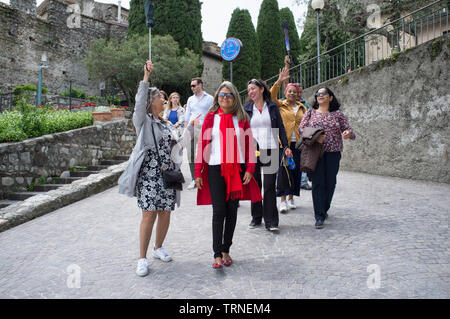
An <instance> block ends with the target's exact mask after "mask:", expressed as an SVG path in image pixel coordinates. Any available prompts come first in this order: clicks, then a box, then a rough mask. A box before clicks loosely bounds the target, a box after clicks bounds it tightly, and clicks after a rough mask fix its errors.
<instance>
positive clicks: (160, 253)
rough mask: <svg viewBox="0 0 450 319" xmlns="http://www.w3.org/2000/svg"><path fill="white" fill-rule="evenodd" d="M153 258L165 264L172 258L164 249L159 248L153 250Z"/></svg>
mask: <svg viewBox="0 0 450 319" xmlns="http://www.w3.org/2000/svg"><path fill="white" fill-rule="evenodd" d="M153 257H155V258H157V259H161V260H162V261H165V262H168V261H171V260H172V257H170V256H169V254H168V253H167V252H166V250H165V249H164V247H160V248H158V249H157V250H153Z"/></svg>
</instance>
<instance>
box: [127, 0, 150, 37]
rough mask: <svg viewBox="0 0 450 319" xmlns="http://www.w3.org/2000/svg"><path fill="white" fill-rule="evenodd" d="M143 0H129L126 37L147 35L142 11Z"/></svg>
mask: <svg viewBox="0 0 450 319" xmlns="http://www.w3.org/2000/svg"><path fill="white" fill-rule="evenodd" d="M144 1H145V0H131V1H130V11H129V12H128V37H131V36H132V35H133V34H138V35H145V34H148V28H147V25H146V21H145V11H144Z"/></svg>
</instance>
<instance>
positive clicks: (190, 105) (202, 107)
mask: <svg viewBox="0 0 450 319" xmlns="http://www.w3.org/2000/svg"><path fill="white" fill-rule="evenodd" d="M191 90H192V92H193V93H194V95H192V96H191V97H189V99H188V100H187V103H186V104H187V107H186V114H185V118H184V120H185V127H186V125H187V123H189V121H190V119H195V118H196V117H197V116H198V115H201V116H200V118H199V121H198V125H196V126H195V127H194V136H193V137H192V139H191V147H190V148H189V150H188V156H189V168H190V170H191V176H192V182H191V184H190V185H189V186H188V187H187V189H194V188H195V187H196V186H195V153H196V148H197V141H198V136H199V134H200V132H201V130H202V124H203V120H204V118H205V115H206V113H208V110H209V109H210V108H211V106H212V105H213V103H214V99H213V97H212V96H211V95H209V94H208V93H206V92H205V91H203V81H202V79H201V78H193V79H192V80H191Z"/></svg>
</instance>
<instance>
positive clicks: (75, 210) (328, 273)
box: [0, 170, 450, 299]
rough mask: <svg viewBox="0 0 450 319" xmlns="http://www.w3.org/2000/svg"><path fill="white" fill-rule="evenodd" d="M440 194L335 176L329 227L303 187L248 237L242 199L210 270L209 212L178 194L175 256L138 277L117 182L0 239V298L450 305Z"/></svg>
mask: <svg viewBox="0 0 450 319" xmlns="http://www.w3.org/2000/svg"><path fill="white" fill-rule="evenodd" d="M185 176H189V174H188V171H187V170H185ZM189 181H190V179H189V178H188V182H189ZM449 195H450V185H447V184H437V183H431V182H419V181H410V180H403V179H398V178H389V177H380V176H372V175H367V174H360V173H352V172H340V173H339V178H338V185H337V189H336V193H335V199H334V201H333V205H332V209H331V214H330V218H329V220H328V221H327V222H326V227H325V228H324V229H322V230H316V229H315V228H314V227H313V224H314V218H313V213H312V200H311V192H310V191H303V190H302V195H301V197H300V198H296V202H297V205H298V206H299V207H298V208H297V209H296V210H291V211H290V212H289V213H288V214H287V215H281V217H280V232H279V233H278V234H274V233H270V232H268V231H266V230H265V229H264V228H259V229H254V230H249V229H248V228H247V225H248V224H249V222H250V219H251V218H250V212H249V206H250V205H249V202H242V203H241V207H240V208H239V214H238V224H237V227H236V232H235V236H234V244H233V246H232V249H231V255H232V257H233V259H234V261H235V262H234V264H233V265H232V266H231V267H229V268H226V269H224V270H223V271H213V270H212V268H211V263H212V260H213V253H212V247H211V246H212V242H211V207H210V206H196V205H195V198H196V191H184V192H183V194H182V206H181V208H179V209H177V210H176V211H175V212H174V213H173V215H172V221H171V227H170V229H169V233H168V236H167V239H166V242H165V247H166V249H167V250H168V251H169V252H170V253H171V254H172V256H173V259H174V260H173V261H172V262H170V263H163V262H161V261H159V260H154V259H151V264H150V274H149V276H147V277H144V278H140V277H138V276H137V275H136V274H135V267H136V259H137V257H138V247H139V246H138V244H139V238H138V229H139V222H140V212H139V210H138V208H137V204H136V200H135V199H130V198H127V197H124V196H122V195H119V194H118V193H117V187H114V188H111V189H109V190H107V191H104V192H102V193H99V194H97V195H94V196H92V197H90V198H87V199H84V200H82V201H79V202H77V203H75V204H72V205H69V206H66V207H64V208H61V209H59V210H57V211H54V212H52V213H49V214H47V215H45V216H42V217H39V218H36V219H34V220H32V221H29V222H27V223H25V224H22V225H19V226H17V227H14V228H12V229H10V230H7V231H5V232H2V233H0V247H1V249H0V298H193V299H197V298H450V256H449V246H450V241H449V240H450V233H449V230H448V221H449V207H450V196H449ZM152 243H153V238H152V242H151V245H152ZM150 256H151V255H150V254H149V257H150ZM150 258H152V257H150Z"/></svg>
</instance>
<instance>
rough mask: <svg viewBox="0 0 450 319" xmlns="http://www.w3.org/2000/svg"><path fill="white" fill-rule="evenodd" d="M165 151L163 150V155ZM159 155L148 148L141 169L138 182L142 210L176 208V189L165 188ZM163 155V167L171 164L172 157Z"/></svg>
mask: <svg viewBox="0 0 450 319" xmlns="http://www.w3.org/2000/svg"><path fill="white" fill-rule="evenodd" d="M163 153H165V152H161V155H163ZM157 156H158V155H157V154H156V152H155V151H153V150H148V152H147V154H146V155H145V158H144V161H143V163H142V166H141V169H140V171H139V175H138V180H137V184H136V193H137V201H138V206H139V208H140V209H141V210H145V211H155V210H167V211H172V210H174V209H175V203H176V191H175V190H173V189H166V188H164V183H163V180H162V174H161V170H160V166H159V164H158V157H157ZM167 159H168V162H167V163H165V162H166V158H165V156H162V161H163V169H164V168H165V167H167V166H171V164H172V163H171V162H170V158H167Z"/></svg>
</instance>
